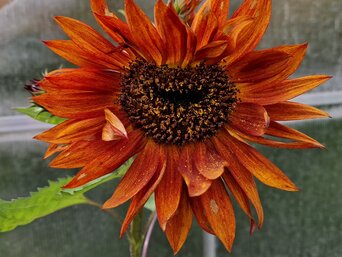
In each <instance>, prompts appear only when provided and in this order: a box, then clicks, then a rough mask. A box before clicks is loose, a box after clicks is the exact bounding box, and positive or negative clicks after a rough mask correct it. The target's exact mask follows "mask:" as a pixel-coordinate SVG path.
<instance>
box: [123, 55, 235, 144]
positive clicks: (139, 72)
mask: <svg viewBox="0 0 342 257" xmlns="http://www.w3.org/2000/svg"><path fill="white" fill-rule="evenodd" d="M121 85H122V94H121V96H120V103H121V106H122V107H123V109H124V110H125V111H126V113H127V114H128V117H129V119H130V121H131V122H132V123H133V125H134V126H135V127H137V128H140V129H142V130H143V131H144V132H145V134H146V136H147V137H150V138H153V139H154V140H155V141H156V142H158V143H162V144H177V145H183V144H186V143H190V142H197V141H203V140H205V139H207V138H210V137H212V136H214V135H215V134H216V132H217V131H218V130H219V129H220V128H221V127H222V126H223V125H224V124H225V123H226V122H227V121H228V116H229V114H230V113H231V112H232V110H233V109H234V108H235V105H236V102H237V94H236V93H237V89H236V87H235V85H234V84H232V83H231V82H229V78H228V76H227V74H226V72H225V71H224V70H223V68H222V67H220V66H219V65H205V64H203V63H202V64H199V65H197V66H196V67H186V68H180V67H177V68H170V67H168V66H167V65H163V66H161V67H157V66H155V65H153V64H150V63H148V62H146V61H143V60H137V61H134V62H132V63H131V65H130V67H129V68H128V69H127V72H126V74H125V75H124V76H123V78H122V81H121Z"/></svg>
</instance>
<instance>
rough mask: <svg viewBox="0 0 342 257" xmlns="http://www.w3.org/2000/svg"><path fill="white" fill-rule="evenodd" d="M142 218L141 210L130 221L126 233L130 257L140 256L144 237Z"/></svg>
mask: <svg viewBox="0 0 342 257" xmlns="http://www.w3.org/2000/svg"><path fill="white" fill-rule="evenodd" d="M143 217H144V213H143V209H142V210H141V211H140V212H139V213H138V215H137V216H136V217H135V218H134V220H133V221H132V223H131V225H130V227H129V231H128V233H127V237H128V242H129V251H130V254H131V257H140V256H141V250H142V245H143V243H144V237H145V235H144V231H143Z"/></svg>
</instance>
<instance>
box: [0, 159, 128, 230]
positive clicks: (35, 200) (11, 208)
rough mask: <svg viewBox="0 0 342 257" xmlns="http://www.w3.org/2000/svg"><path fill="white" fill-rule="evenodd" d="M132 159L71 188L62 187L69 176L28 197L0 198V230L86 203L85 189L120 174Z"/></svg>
mask: <svg viewBox="0 0 342 257" xmlns="http://www.w3.org/2000/svg"><path fill="white" fill-rule="evenodd" d="M131 163H132V159H131V160H129V161H127V162H126V163H125V164H124V165H122V166H121V167H120V168H119V169H117V170H116V171H115V172H113V173H111V174H109V175H106V176H103V177H101V178H99V179H97V180H94V181H92V182H90V183H88V184H86V185H84V186H82V187H79V188H75V189H72V190H70V189H69V190H63V189H62V187H63V186H64V185H66V184H67V183H69V182H70V180H71V178H70V177H68V178H63V179H59V180H58V181H55V182H49V186H47V187H44V188H39V189H38V191H37V192H34V193H31V194H30V196H29V197H25V198H18V199H16V200H12V201H4V200H1V199H0V232H7V231H11V230H13V229H15V228H16V227H18V226H22V225H26V224H29V223H31V222H32V221H34V220H36V219H38V218H41V217H44V216H47V215H49V214H51V213H54V212H56V211H58V210H61V209H63V208H66V207H69V206H73V205H77V204H89V202H88V199H87V198H86V197H85V196H84V193H86V192H88V191H89V190H91V189H94V188H95V187H97V186H99V185H101V184H103V183H105V182H108V181H110V180H113V179H115V178H119V177H122V176H123V175H124V174H125V173H126V171H127V170H128V168H129V167H130V165H131Z"/></svg>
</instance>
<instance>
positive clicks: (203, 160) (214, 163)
mask: <svg viewBox="0 0 342 257" xmlns="http://www.w3.org/2000/svg"><path fill="white" fill-rule="evenodd" d="M194 163H195V166H196V168H197V170H198V171H199V172H200V173H201V174H202V175H203V176H204V177H206V178H207V179H211V180H214V179H217V178H219V177H220V176H221V175H222V174H223V172H224V167H225V166H226V162H225V161H224V160H223V159H222V158H221V157H220V156H219V155H218V154H217V153H216V152H215V151H214V150H213V149H209V147H208V146H207V145H206V144H205V143H201V142H200V143H197V144H196V149H195V153H194Z"/></svg>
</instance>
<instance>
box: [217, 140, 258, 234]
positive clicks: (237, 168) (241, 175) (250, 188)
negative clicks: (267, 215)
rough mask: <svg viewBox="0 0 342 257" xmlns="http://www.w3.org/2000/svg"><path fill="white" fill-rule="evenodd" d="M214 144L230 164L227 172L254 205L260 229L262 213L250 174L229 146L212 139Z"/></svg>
mask: <svg viewBox="0 0 342 257" xmlns="http://www.w3.org/2000/svg"><path fill="white" fill-rule="evenodd" d="M214 143H215V147H216V148H217V150H218V151H219V152H220V154H221V156H222V157H223V158H225V159H226V160H227V162H228V163H229V164H230V165H229V170H230V172H231V173H232V175H233V177H234V178H235V180H236V181H237V183H238V184H239V185H240V187H241V188H242V189H243V191H244V192H245V193H246V195H247V196H248V198H249V200H250V201H251V202H252V204H253V205H254V207H255V210H256V212H257V215H258V219H259V227H261V226H262V224H263V222H264V212H263V209H262V205H261V202H260V198H259V194H258V190H257V188H256V184H255V181H254V179H253V176H252V174H251V173H250V172H249V171H248V170H247V169H246V168H245V167H244V166H243V165H241V164H240V162H239V161H238V159H237V158H236V157H235V156H234V154H233V152H232V150H231V149H230V148H229V146H228V147H227V145H224V144H222V143H221V142H220V141H218V139H216V138H215V139H214Z"/></svg>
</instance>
